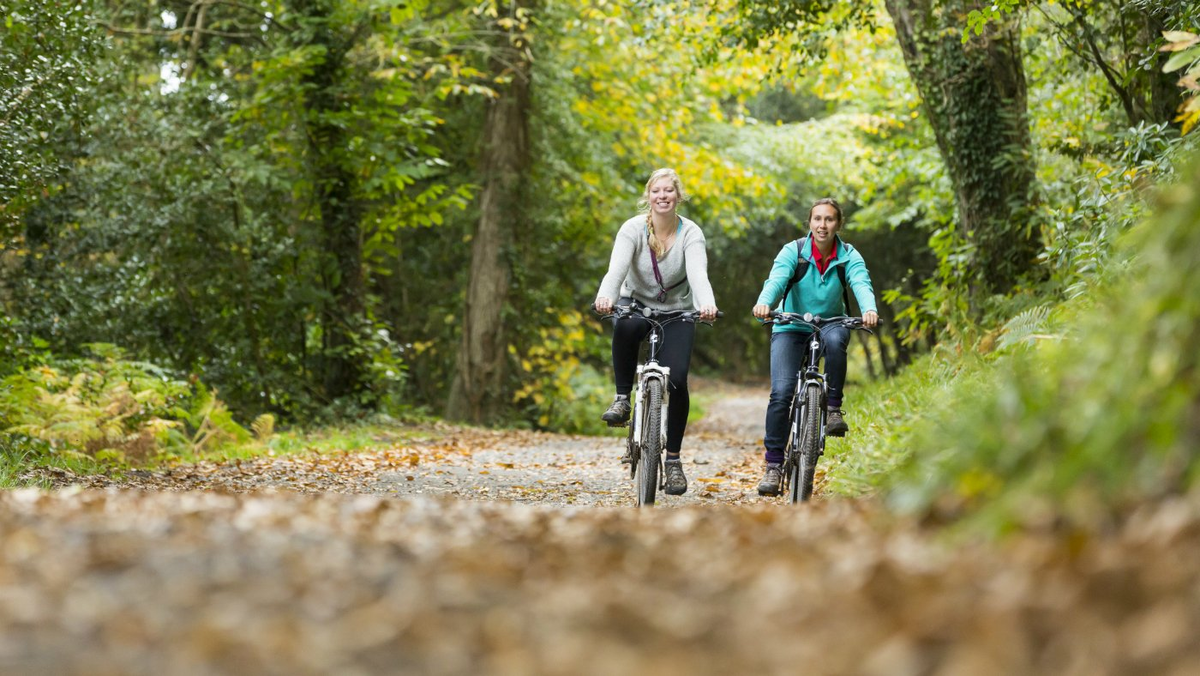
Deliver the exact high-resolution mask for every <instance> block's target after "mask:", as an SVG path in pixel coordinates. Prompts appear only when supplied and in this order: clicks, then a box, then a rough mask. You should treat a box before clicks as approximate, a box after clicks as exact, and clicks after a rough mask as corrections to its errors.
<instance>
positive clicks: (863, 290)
mask: <svg viewBox="0 0 1200 676" xmlns="http://www.w3.org/2000/svg"><path fill="white" fill-rule="evenodd" d="M846 283H848V284H849V285H850V290H851V291H853V292H854V298H855V300H857V301H858V309H859V310H860V311H862V313H863V314H864V315H865V314H867V313H868V312H878V310H879V308H878V306H877V305H876V304H875V288H874V287H873V286H872V285H871V273H870V272H868V271H867V262H866V261H864V260H863V257H862V254H860V253H858V252H857V251H855V252H854V253H853V254H852V255H851V256H850V260H849V261H846Z"/></svg>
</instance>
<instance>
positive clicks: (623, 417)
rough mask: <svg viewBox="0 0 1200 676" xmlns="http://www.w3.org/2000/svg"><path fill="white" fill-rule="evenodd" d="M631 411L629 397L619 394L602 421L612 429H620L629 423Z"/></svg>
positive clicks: (601, 417)
mask: <svg viewBox="0 0 1200 676" xmlns="http://www.w3.org/2000/svg"><path fill="white" fill-rule="evenodd" d="M629 410H630V407H629V395H628V394H618V395H617V396H616V397H614V398H613V403H612V405H611V406H609V407H608V410H607V411H605V412H604V415H602V416H600V419H601V420H603V421H604V422H606V423H608V424H609V426H610V427H620V426H621V425H624V424H625V423H626V422H628V421H629Z"/></svg>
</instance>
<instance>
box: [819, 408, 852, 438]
mask: <svg viewBox="0 0 1200 676" xmlns="http://www.w3.org/2000/svg"><path fill="white" fill-rule="evenodd" d="M849 431H850V426H849V425H847V424H846V421H845V420H843V419H842V409H840V408H831V409H829V410H827V411H826V412H825V436H829V437H844V436H846V432H849Z"/></svg>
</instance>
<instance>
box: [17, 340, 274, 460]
mask: <svg viewBox="0 0 1200 676" xmlns="http://www.w3.org/2000/svg"><path fill="white" fill-rule="evenodd" d="M88 349H89V350H90V351H91V352H92V354H93V357H92V358H89V359H72V360H59V361H54V360H48V361H47V363H45V364H42V365H39V366H33V367H29V368H25V369H23V370H21V371H19V372H17V373H15V374H12V375H9V376H7V377H5V378H3V379H2V380H0V430H2V432H0V438H2V439H3V441H2V442H0V444H3V445H4V447H5V448H6V449H13V448H20V449H25V450H26V451H29V452H30V453H32V454H33V456H39V455H45V454H59V455H67V456H71V455H75V456H86V457H87V458H91V459H94V460H96V461H98V462H100V463H101V464H117V465H123V464H127V463H138V462H145V461H148V460H152V459H155V458H157V457H159V456H161V455H163V454H165V453H174V454H185V453H190V454H195V453H198V452H202V451H204V450H209V449H212V448H216V447H219V446H221V445H222V444H224V443H228V442H234V441H238V442H244V441H247V440H249V439H250V434H249V433H248V432H247V431H246V430H245V429H243V428H242V427H241V426H239V425H238V424H237V423H236V422H234V421H233V419H232V417H231V416H230V414H229V412H228V410H227V409H226V408H225V406H224V404H222V403H221V402H220V401H219V400H218V399H217V398H216V397H215V393H214V392H211V391H209V390H208V389H207V388H205V387H204V386H203V385H201V384H200V383H199V382H195V383H188V382H185V381H182V380H179V379H177V378H174V377H173V376H172V375H171V374H169V373H167V372H166V371H164V370H163V369H161V368H159V367H157V366H155V365H153V364H148V363H145V362H135V361H128V360H125V359H124V358H123V355H122V353H121V351H120V349H119V348H117V347H115V346H112V345H107V344H92V345H89V346H88ZM32 440H36V441H37V442H40V444H32V445H31V443H30V442H31V441H32ZM23 452H24V451H23ZM10 457H12V456H10ZM22 457H32V456H30V455H29V453H25V455H23V456H22Z"/></svg>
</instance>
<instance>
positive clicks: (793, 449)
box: [775, 392, 803, 502]
mask: <svg viewBox="0 0 1200 676" xmlns="http://www.w3.org/2000/svg"><path fill="white" fill-rule="evenodd" d="M801 410H803V406H801V401H800V393H799V392H797V393H796V394H795V395H794V396H793V397H792V405H791V407H790V408H788V438H787V445H786V446H784V448H783V485H781V486H780V487H779V493H776V494H775V495H780V494H782V493H783V492H784V491H788V494H789V496H790V495H791V490H792V487H793V486H795V485H796V484H797V483H798V482H799V481H800V462H799V461H798V460H797V459H796V455H797V454H798V449H799V447H800V411H801ZM792 502H795V500H792Z"/></svg>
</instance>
